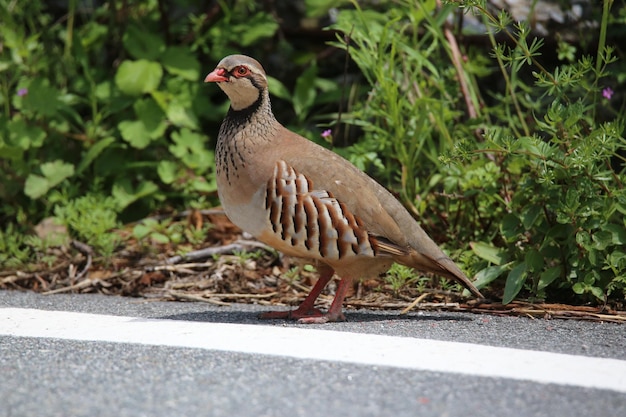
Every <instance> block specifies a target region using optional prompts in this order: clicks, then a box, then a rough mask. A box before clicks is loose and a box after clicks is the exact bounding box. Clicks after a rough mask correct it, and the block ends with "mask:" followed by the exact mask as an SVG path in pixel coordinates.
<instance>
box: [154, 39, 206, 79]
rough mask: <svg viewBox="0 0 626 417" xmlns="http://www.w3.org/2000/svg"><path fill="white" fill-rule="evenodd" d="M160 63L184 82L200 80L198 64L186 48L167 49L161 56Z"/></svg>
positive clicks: (173, 47) (174, 47) (172, 47)
mask: <svg viewBox="0 0 626 417" xmlns="http://www.w3.org/2000/svg"><path fill="white" fill-rule="evenodd" d="M161 63H162V64H163V66H164V67H165V69H166V70H167V71H168V72H170V73H171V74H174V75H179V76H181V77H182V78H184V79H186V80H190V81H197V80H198V79H199V78H200V62H199V61H198V60H197V59H196V57H195V56H194V55H193V54H192V53H191V52H189V49H187V48H182V47H178V46H171V47H169V48H167V50H166V51H165V53H164V54H163V56H161Z"/></svg>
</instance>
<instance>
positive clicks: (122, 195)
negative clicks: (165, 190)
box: [111, 178, 159, 210]
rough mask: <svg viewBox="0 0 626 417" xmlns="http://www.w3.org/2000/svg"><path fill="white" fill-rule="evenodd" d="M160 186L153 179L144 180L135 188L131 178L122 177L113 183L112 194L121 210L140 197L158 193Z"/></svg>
mask: <svg viewBox="0 0 626 417" xmlns="http://www.w3.org/2000/svg"><path fill="white" fill-rule="evenodd" d="M158 190H159V187H157V185H156V184H155V183H153V182H152V181H142V182H140V183H139V185H138V186H137V188H136V189H135V188H133V186H132V184H131V182H130V180H128V179H126V178H122V179H120V180H118V181H117V182H115V184H113V189H112V190H111V194H112V195H113V198H114V199H115V203H116V204H117V207H118V208H119V210H123V209H125V208H126V207H128V206H129V205H131V204H132V203H134V202H135V201H137V200H139V199H140V198H143V197H146V196H148V195H150V194H153V193H156V192H157V191H158Z"/></svg>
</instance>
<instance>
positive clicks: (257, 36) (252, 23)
mask: <svg viewBox="0 0 626 417" xmlns="http://www.w3.org/2000/svg"><path fill="white" fill-rule="evenodd" d="M277 30H278V23H277V22H276V21H275V20H274V18H273V17H272V16H271V15H269V14H267V13H262V12H261V13H257V14H255V15H254V16H252V17H251V18H249V19H248V21H247V22H246V23H245V24H241V25H237V26H236V27H235V28H233V32H234V33H237V34H238V35H239V36H238V37H237V43H238V44H240V45H241V46H250V45H252V44H253V43H255V42H256V41H258V40H261V39H262V38H270V37H272V36H274V33H276V31H277Z"/></svg>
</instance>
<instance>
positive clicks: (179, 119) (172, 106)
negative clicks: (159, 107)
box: [167, 100, 198, 129]
mask: <svg viewBox="0 0 626 417" xmlns="http://www.w3.org/2000/svg"><path fill="white" fill-rule="evenodd" d="M167 118H168V119H169V120H170V121H171V122H172V124H174V125H175V126H180V127H188V128H190V129H197V128H198V119H197V118H196V115H195V114H194V113H193V112H192V111H191V109H189V108H188V107H186V106H183V105H182V104H180V103H179V102H178V101H176V100H174V101H172V102H170V103H169V104H168V106H167Z"/></svg>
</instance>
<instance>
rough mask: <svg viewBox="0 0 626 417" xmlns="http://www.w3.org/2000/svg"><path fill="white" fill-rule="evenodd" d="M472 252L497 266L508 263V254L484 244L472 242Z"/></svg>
mask: <svg viewBox="0 0 626 417" xmlns="http://www.w3.org/2000/svg"><path fill="white" fill-rule="evenodd" d="M470 247H471V248H472V251H473V252H474V253H475V254H476V255H477V256H479V257H480V258H482V259H484V260H486V261H489V262H491V263H492V264H495V265H502V264H504V263H505V262H506V252H505V251H503V250H500V249H498V248H496V247H493V246H491V245H489V244H487V243H484V242H470Z"/></svg>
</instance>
